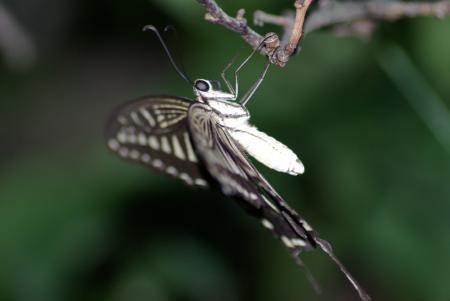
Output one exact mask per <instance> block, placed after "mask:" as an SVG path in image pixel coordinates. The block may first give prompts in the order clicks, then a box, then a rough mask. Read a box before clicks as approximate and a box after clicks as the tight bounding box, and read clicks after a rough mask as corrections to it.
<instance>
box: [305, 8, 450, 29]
mask: <svg viewBox="0 0 450 301" xmlns="http://www.w3.org/2000/svg"><path fill="white" fill-rule="evenodd" d="M448 15H450V0H442V1H438V2H400V1H368V2H334V1H333V2H332V3H329V4H327V5H324V6H322V7H320V8H319V9H318V10H316V11H314V12H313V13H311V14H310V15H309V17H308V19H307V21H306V24H305V31H306V32H312V31H315V30H318V29H322V28H326V27H333V26H336V25H338V24H342V23H350V22H356V21H360V20H364V19H371V20H386V21H395V20H398V19H400V18H406V17H408V18H413V17H420V16H431V17H438V18H443V17H445V16H448Z"/></svg>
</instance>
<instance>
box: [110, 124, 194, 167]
mask: <svg viewBox="0 0 450 301" xmlns="http://www.w3.org/2000/svg"><path fill="white" fill-rule="evenodd" d="M117 140H118V141H119V142H120V143H121V144H125V143H130V144H139V145H141V146H147V145H148V146H149V147H150V148H151V149H153V150H156V151H159V150H161V151H163V152H164V153H166V154H169V155H170V154H172V152H173V154H174V155H175V157H177V158H178V159H180V160H186V159H187V160H189V161H191V162H194V163H195V162H198V160H197V156H196V155H195V152H194V149H193V147H192V144H191V141H190V138H189V134H188V133H187V132H186V133H184V139H183V140H184V141H183V142H184V146H185V148H186V149H183V144H182V142H181V141H180V140H179V138H178V136H176V135H172V136H171V140H170V141H169V139H168V137H167V136H161V137H160V141H159V140H158V137H156V136H148V137H147V136H146V135H145V134H144V133H139V134H137V135H135V134H134V133H127V132H126V131H125V130H123V129H122V130H120V131H119V132H118V133H117Z"/></svg>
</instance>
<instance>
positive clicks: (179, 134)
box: [106, 96, 209, 187]
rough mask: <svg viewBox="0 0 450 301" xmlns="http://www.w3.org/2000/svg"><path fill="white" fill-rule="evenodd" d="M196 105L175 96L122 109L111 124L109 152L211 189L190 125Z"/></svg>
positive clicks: (151, 98)
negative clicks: (197, 153)
mask: <svg viewBox="0 0 450 301" xmlns="http://www.w3.org/2000/svg"><path fill="white" fill-rule="evenodd" d="M192 103H193V102H192V101H191V100H189V99H185V98H181V97H174V96H149V97H142V98H139V99H136V100H132V101H130V102H129V103H127V104H125V105H124V106H122V107H120V108H118V109H117V110H116V111H115V112H114V113H113V115H112V116H111V119H110V121H109V123H108V126H107V130H106V135H107V143H108V148H109V149H110V150H111V151H113V152H114V153H116V154H117V155H119V156H120V157H122V158H124V159H127V160H129V161H133V162H137V163H140V164H143V165H145V166H146V167H149V168H152V169H154V170H157V171H159V172H163V173H165V174H168V175H171V176H173V177H176V178H179V179H181V180H183V181H184V182H185V183H187V184H189V185H196V186H203V187H208V186H209V180H208V175H207V173H206V172H205V170H204V167H203V166H202V164H201V163H200V162H199V161H198V158H197V155H196V153H195V149H194V147H193V145H192V141H191V137H190V134H189V130H188V125H187V114H188V112H189V107H190V105H191V104H192Z"/></svg>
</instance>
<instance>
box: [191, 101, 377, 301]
mask: <svg viewBox="0 0 450 301" xmlns="http://www.w3.org/2000/svg"><path fill="white" fill-rule="evenodd" d="M188 116H189V117H188V118H189V129H190V131H191V136H192V140H193V142H194V145H195V147H196V148H197V153H198V154H199V156H200V158H201V160H202V161H203V163H204V165H205V167H206V168H207V169H208V172H209V173H210V174H211V176H212V177H213V178H214V179H215V180H216V181H217V182H218V184H219V185H220V187H221V189H222V192H223V193H224V194H226V195H228V196H232V197H235V198H236V199H238V200H239V201H240V203H241V204H242V205H244V207H245V208H246V209H247V211H248V212H249V213H251V214H252V215H255V216H257V217H258V218H260V219H261V221H262V223H263V225H264V226H265V227H266V228H269V229H270V230H271V231H272V232H273V233H274V234H275V235H276V236H277V237H279V238H280V239H281V240H282V242H283V243H284V244H285V245H286V247H288V248H289V250H290V251H291V253H292V254H293V255H295V256H297V255H298V254H299V253H301V252H302V251H304V250H310V249H312V248H315V247H317V246H318V247H320V248H321V249H322V250H323V251H324V252H325V253H326V254H327V255H329V256H330V258H331V259H332V260H333V261H334V262H335V263H336V264H337V265H338V266H339V268H340V269H341V271H342V272H343V273H344V274H345V276H346V277H347V278H348V279H349V281H350V282H351V284H352V285H353V286H354V287H355V289H356V290H357V291H358V293H359V295H360V297H361V299H363V300H369V299H370V298H369V297H368V295H367V294H366V293H365V292H364V290H363V289H362V288H361V287H360V286H359V285H358V283H357V282H356V281H355V280H354V278H353V277H352V276H351V274H350V273H349V272H348V271H347V270H346V269H345V267H344V266H343V265H342V264H341V263H340V261H339V260H338V259H337V258H336V256H335V255H334V253H333V251H332V248H331V246H330V244H329V243H328V242H326V241H325V240H322V239H321V238H320V237H319V235H318V233H317V232H316V231H314V230H313V229H312V228H311V227H310V226H309V224H308V223H307V222H306V221H305V220H304V219H303V218H302V217H301V216H300V215H299V214H298V213H297V212H296V211H294V210H293V209H291V208H290V207H289V205H288V204H287V203H286V202H285V201H284V199H283V198H282V197H281V196H280V195H279V194H278V193H277V192H276V191H275V190H274V189H273V187H272V186H271V185H270V184H269V183H268V182H267V180H266V179H265V178H264V177H263V176H262V175H261V174H260V173H259V172H258V170H257V169H256V168H255V167H254V165H253V164H252V163H251V162H250V161H249V159H248V158H247V156H246V154H245V152H244V151H243V150H242V149H241V148H240V146H239V145H238V144H237V143H236V142H235V141H234V139H233V138H232V137H231V135H230V134H229V133H228V131H227V129H226V128H225V127H223V126H222V125H221V124H220V116H219V115H217V114H216V113H215V112H214V111H213V110H212V109H211V107H209V106H207V105H204V104H200V103H196V104H193V105H192V106H191V107H190V109H189V114H188Z"/></svg>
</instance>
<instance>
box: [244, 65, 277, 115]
mask: <svg viewBox="0 0 450 301" xmlns="http://www.w3.org/2000/svg"><path fill="white" fill-rule="evenodd" d="M269 66H270V61H267V63H266V65H265V66H264V70H263V72H262V73H261V76H260V77H259V78H258V80H257V81H256V82H255V83H254V84H253V86H252V87H251V88H250V89H249V90H248V91H247V93H245V95H244V97H242V100H241V101H240V103H241V104H242V105H243V106H245V105H246V104H247V102H248V101H249V100H250V98H251V97H252V96H253V94H255V92H256V90H258V88H259V85H261V83H262V81H263V80H264V77H266V74H267V70H269Z"/></svg>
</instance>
